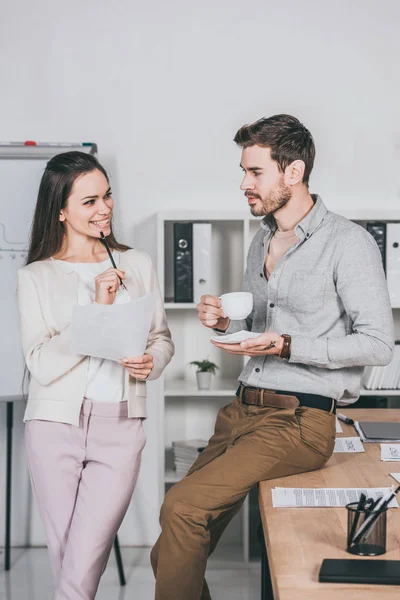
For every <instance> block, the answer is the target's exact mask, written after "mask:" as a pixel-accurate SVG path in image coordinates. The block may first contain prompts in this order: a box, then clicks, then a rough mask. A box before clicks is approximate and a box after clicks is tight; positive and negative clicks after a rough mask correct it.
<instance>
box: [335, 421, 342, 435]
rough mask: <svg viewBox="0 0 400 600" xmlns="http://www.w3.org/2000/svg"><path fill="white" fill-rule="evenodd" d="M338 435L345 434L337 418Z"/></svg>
mask: <svg viewBox="0 0 400 600" xmlns="http://www.w3.org/2000/svg"><path fill="white" fill-rule="evenodd" d="M336 433H343V429H342V426H341V424H340V423H339V419H338V418H337V417H336Z"/></svg>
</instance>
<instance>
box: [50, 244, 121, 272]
mask: <svg viewBox="0 0 400 600" xmlns="http://www.w3.org/2000/svg"><path fill="white" fill-rule="evenodd" d="M111 253H112V255H113V259H114V261H115V264H116V266H117V267H118V265H119V258H120V256H119V252H118V251H117V250H112V252H111ZM49 260H50V261H51V262H52V264H53V265H54V266H55V267H56V268H57V269H59V270H60V271H62V272H63V273H75V270H74V267H73V264H74V263H69V262H67V261H63V260H56V259H54V258H53V257H51V258H49ZM110 267H112V264H111V261H110Z"/></svg>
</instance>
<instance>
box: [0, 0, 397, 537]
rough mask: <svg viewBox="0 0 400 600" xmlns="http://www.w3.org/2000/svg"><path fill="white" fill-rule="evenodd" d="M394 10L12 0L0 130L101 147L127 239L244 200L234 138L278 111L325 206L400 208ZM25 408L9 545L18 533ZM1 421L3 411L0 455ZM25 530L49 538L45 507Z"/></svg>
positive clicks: (2, 52)
mask: <svg viewBox="0 0 400 600" xmlns="http://www.w3.org/2000/svg"><path fill="white" fill-rule="evenodd" d="M399 20H400V3H399V2H398V1H397V0H383V1H382V0H351V1H349V0H336V2H334V3H333V2H328V1H327V0H298V1H296V0H286V1H285V2H277V1H276V0H275V1H272V0H248V1H247V2H243V1H239V0H220V1H218V0H203V1H202V2H201V3H200V2H188V1H187V0H170V1H169V2H163V1H162V0H157V1H154V0H148V1H147V2H146V3H143V2H138V1H137V0H119V1H118V2H111V1H105V0H96V1H95V0H69V1H68V2H63V3H62V2H57V1H56V2H50V0H47V1H43V0H36V1H34V2H32V0H16V1H15V2H12V3H11V2H10V1H9V2H8V3H7V2H5V1H4V2H3V4H2V18H1V22H0V123H1V127H0V131H1V134H0V135H1V138H2V139H4V140H7V139H8V140H24V139H29V138H31V139H37V140H51V141H95V142H97V143H98V145H99V150H100V157H101V159H102V160H103V162H104V163H105V165H106V166H107V167H108V168H109V169H110V172H111V175H112V183H113V188H114V195H115V199H116V202H117V222H118V223H119V231H120V232H121V237H122V238H124V239H125V241H127V242H130V243H134V239H132V238H133V228H134V225H135V224H137V223H138V222H140V221H141V220H142V219H145V218H146V217H147V216H149V215H150V214H151V213H154V212H156V211H158V210H162V209H166V208H180V207H185V208H197V207H202V208H210V209H215V208H220V209H226V211H227V212H228V211H229V210H234V209H235V210H236V209H240V208H242V207H243V208H244V207H245V206H246V203H245V200H244V198H243V195H242V193H241V192H240V191H239V189H238V184H239V181H240V171H239V167H238V163H239V152H238V150H237V149H236V148H235V146H234V144H233V143H232V141H231V140H232V137H233V135H234V133H235V131H236V130H237V128H238V127H239V126H240V125H242V124H243V123H244V122H250V121H252V120H254V119H256V118H258V117H260V116H262V115H269V114H274V113H277V112H288V113H292V114H295V115H297V116H298V117H299V118H300V119H302V120H303V121H304V123H305V124H306V125H307V126H308V127H309V129H310V130H311V131H312V133H313V134H314V137H315V140H316V144H317V151H318V154H317V161H316V165H315V173H314V175H313V177H312V181H311V187H312V190H313V191H318V192H319V193H320V194H321V196H322V197H323V199H324V200H325V201H326V203H327V204H328V206H329V207H330V208H332V209H335V208H343V207H346V208H349V207H354V208H393V209H395V208H398V205H399V191H400V185H399V183H398V177H397V172H398V164H399V158H400V129H399V112H398V110H399V109H398V107H399V106H400V102H399V100H400V84H399V72H398V56H399V50H400V41H399V36H398V31H397V27H398V23H399ZM6 201H7V199H6V198H1V201H0V202H1V203H2V202H6ZM0 206H1V204H0ZM15 209H16V210H18V206H16V207H15ZM4 414H5V413H4ZM17 418H18V424H17V426H16V435H15V468H16V470H17V471H19V472H20V475H19V476H17V477H16V478H15V486H14V488H15V493H14V498H16V499H17V498H18V499H19V500H18V502H19V503H20V504H21V512H19V511H17V510H16V511H15V512H14V542H15V543H23V542H24V541H25V539H26V536H27V529H28V521H27V520H26V521H24V519H21V514H23V511H22V508H23V507H24V506H25V505H26V504H27V503H29V499H27V498H28V496H27V487H26V472H25V470H24V466H23V458H22V457H23V452H22V427H21V423H20V418H21V414H20V412H18V414H17ZM4 428H5V416H4V415H3V412H1V413H0V436H1V437H0V448H1V452H0V455H3V448H5V446H4V431H3V430H4ZM146 452H151V449H150V448H148V449H147V450H146ZM3 475H4V473H3V469H2V467H1V476H2V477H3ZM0 489H2V480H0ZM147 501H148V498H146V502H147ZM2 502H3V498H0V515H1V514H3V511H2V504H1V503H2ZM144 503H145V502H144ZM135 523H136V524H137V520H135V517H134V516H132V517H131V521H130V522H129V527H128V526H127V527H126V529H124V532H123V541H124V542H125V543H143V542H147V543H149V541H150V538H152V537H153V536H154V532H149V531H145V530H143V529H142V528H141V527H139V526H135ZM2 527H3V523H2V522H0V538H2V536H3V530H2ZM30 530H31V534H30V535H31V537H30V539H31V540H32V541H33V543H41V542H42V531H41V528H40V525H39V524H38V522H37V517H36V513H35V517H34V519H33V521H31V525H30Z"/></svg>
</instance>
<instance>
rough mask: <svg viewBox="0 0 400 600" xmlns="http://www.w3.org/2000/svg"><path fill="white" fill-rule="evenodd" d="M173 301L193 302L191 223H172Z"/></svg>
mask: <svg viewBox="0 0 400 600" xmlns="http://www.w3.org/2000/svg"><path fill="white" fill-rule="evenodd" d="M174 301H175V302H193V227H192V223H180V222H178V223H174Z"/></svg>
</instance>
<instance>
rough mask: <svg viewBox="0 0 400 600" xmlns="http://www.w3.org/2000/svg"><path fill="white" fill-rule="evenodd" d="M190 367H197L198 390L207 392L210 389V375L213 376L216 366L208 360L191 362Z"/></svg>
mask: <svg viewBox="0 0 400 600" xmlns="http://www.w3.org/2000/svg"><path fill="white" fill-rule="evenodd" d="M189 364H190V365H194V366H195V367H197V372H196V379H197V387H198V388H199V390H209V389H210V387H211V375H213V374H214V375H215V372H216V370H217V369H218V367H217V365H216V364H215V363H213V362H211V361H210V360H208V359H206V360H193V361H192V362H191V363H189Z"/></svg>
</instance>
